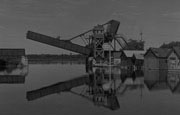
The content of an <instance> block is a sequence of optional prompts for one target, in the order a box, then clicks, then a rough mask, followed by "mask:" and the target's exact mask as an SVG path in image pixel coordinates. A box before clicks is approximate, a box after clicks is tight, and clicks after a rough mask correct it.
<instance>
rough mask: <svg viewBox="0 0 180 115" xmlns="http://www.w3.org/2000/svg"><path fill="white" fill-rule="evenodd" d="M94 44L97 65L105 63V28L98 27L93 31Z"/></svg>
mask: <svg viewBox="0 0 180 115" xmlns="http://www.w3.org/2000/svg"><path fill="white" fill-rule="evenodd" d="M93 34H94V35H93V44H94V54H93V55H94V59H95V60H96V64H100V63H103V61H104V49H103V44H104V27H103V26H101V25H98V26H96V27H94V29H93Z"/></svg>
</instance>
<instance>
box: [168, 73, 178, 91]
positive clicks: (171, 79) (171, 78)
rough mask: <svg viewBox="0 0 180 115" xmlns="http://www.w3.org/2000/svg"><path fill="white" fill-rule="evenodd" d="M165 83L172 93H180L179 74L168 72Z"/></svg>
mask: <svg viewBox="0 0 180 115" xmlns="http://www.w3.org/2000/svg"><path fill="white" fill-rule="evenodd" d="M167 83H168V86H169V87H170V89H171V91H172V92H173V93H180V72H179V71H169V72H168V75H167Z"/></svg>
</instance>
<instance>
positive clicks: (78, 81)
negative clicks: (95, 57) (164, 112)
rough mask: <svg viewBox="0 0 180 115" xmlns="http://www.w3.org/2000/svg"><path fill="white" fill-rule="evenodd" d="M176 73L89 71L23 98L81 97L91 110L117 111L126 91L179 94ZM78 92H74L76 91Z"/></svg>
mask: <svg viewBox="0 0 180 115" xmlns="http://www.w3.org/2000/svg"><path fill="white" fill-rule="evenodd" d="M179 84H180V72H179V71H164V70H163V71H152V70H145V71H144V72H143V71H140V70H139V71H128V70H121V69H119V68H113V67H105V68H93V70H91V71H89V73H88V74H87V75H82V76H79V77H76V78H74V79H71V80H67V81H62V82H58V83H55V84H52V85H50V86H46V87H42V88H40V89H36V90H32V91H28V92H27V93H26V98H27V100H28V101H33V100H36V99H39V98H42V97H44V96H48V95H51V94H60V93H63V92H64V93H66V92H70V93H72V94H75V95H78V96H81V97H83V98H85V99H87V100H89V101H91V102H92V103H94V105H95V106H102V107H105V108H108V109H110V110H117V109H119V108H120V102H119V100H118V98H119V97H121V96H125V94H126V92H127V91H132V90H140V92H141V95H140V96H142V91H143V88H144V87H145V86H146V87H147V88H148V89H149V91H150V92H152V91H160V90H163V89H170V90H171V91H172V93H173V94H176V93H179V92H180V87H179V86H180V85H179ZM78 88H79V89H80V90H77V89H78Z"/></svg>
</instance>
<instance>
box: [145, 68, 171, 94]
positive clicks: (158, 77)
mask: <svg viewBox="0 0 180 115" xmlns="http://www.w3.org/2000/svg"><path fill="white" fill-rule="evenodd" d="M167 73H168V71H167V70H160V71H159V70H145V71H144V82H145V84H146V86H147V88H148V89H149V90H151V91H152V90H163V89H168V85H167Z"/></svg>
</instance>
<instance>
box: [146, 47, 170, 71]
mask: <svg viewBox="0 0 180 115" xmlns="http://www.w3.org/2000/svg"><path fill="white" fill-rule="evenodd" d="M170 51H171V49H167V48H150V49H148V50H147V52H146V53H145V55H144V67H145V69H167V67H168V64H167V56H168V54H169V52H170Z"/></svg>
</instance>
